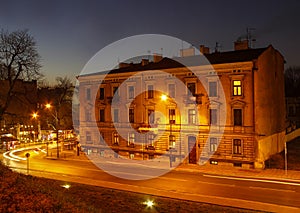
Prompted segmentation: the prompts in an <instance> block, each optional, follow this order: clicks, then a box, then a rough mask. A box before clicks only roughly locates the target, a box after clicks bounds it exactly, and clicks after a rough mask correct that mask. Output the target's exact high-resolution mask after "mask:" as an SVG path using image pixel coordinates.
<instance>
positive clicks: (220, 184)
mask: <svg viewBox="0 0 300 213" xmlns="http://www.w3.org/2000/svg"><path fill="white" fill-rule="evenodd" d="M198 183H204V184H210V185H217V186H229V187H235V185H234V184H225V183H211V182H206V181H198Z"/></svg>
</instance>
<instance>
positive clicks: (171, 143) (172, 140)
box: [160, 94, 181, 167]
mask: <svg viewBox="0 0 300 213" xmlns="http://www.w3.org/2000/svg"><path fill="white" fill-rule="evenodd" d="M160 98H161V100H162V101H167V100H170V98H169V97H168V96H167V95H165V94H163V95H161V97H160ZM175 104H176V103H175ZM172 110H174V112H172V120H170V119H169V125H170V134H169V141H168V143H169V152H170V167H172V163H173V153H172V152H173V148H174V143H175V141H176V139H175V135H173V129H172V125H173V124H175V109H172ZM169 113H170V112H169ZM173 116H174V118H173ZM179 149H180V152H181V145H180V148H179ZM179 155H180V156H181V153H179Z"/></svg>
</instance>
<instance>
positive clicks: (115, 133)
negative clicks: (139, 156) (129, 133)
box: [113, 132, 119, 144]
mask: <svg viewBox="0 0 300 213" xmlns="http://www.w3.org/2000/svg"><path fill="white" fill-rule="evenodd" d="M113 137H114V139H113V142H114V144H119V134H118V133H117V132H114V135H113Z"/></svg>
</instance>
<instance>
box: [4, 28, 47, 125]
mask: <svg viewBox="0 0 300 213" xmlns="http://www.w3.org/2000/svg"><path fill="white" fill-rule="evenodd" d="M40 68H41V65H40V56H39V54H38V52H37V47H36V42H35V40H34V38H33V37H32V36H31V35H29V33H28V30H17V31H14V32H11V33H10V32H8V31H4V30H2V31H1V32H0V80H4V81H8V88H5V95H4V97H1V101H0V120H2V118H3V115H4V114H5V113H6V111H7V108H8V107H9V104H10V102H11V98H12V96H13V91H14V87H15V84H16V81H17V80H19V79H22V80H25V81H29V80H38V79H40V78H41V77H42V74H41V73H40ZM2 89H4V88H2Z"/></svg>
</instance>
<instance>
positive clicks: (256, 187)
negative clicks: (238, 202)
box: [249, 186, 296, 192]
mask: <svg viewBox="0 0 300 213" xmlns="http://www.w3.org/2000/svg"><path fill="white" fill-rule="evenodd" d="M249 188H252V189H262V190H271V191H280V192H296V191H294V190H290V189H272V188H265V187H259V186H249Z"/></svg>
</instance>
